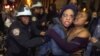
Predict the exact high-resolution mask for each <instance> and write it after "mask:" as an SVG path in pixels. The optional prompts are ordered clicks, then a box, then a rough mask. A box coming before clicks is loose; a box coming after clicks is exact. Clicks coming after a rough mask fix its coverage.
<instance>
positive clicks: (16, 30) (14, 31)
mask: <svg viewBox="0 0 100 56" xmlns="http://www.w3.org/2000/svg"><path fill="white" fill-rule="evenodd" d="M12 33H13V35H14V36H19V34H20V30H19V29H18V28H15V29H13V31H12Z"/></svg>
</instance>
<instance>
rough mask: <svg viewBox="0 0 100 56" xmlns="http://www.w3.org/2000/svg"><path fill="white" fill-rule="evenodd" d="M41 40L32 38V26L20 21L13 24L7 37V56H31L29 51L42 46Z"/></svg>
mask: <svg viewBox="0 0 100 56" xmlns="http://www.w3.org/2000/svg"><path fill="white" fill-rule="evenodd" d="M42 43H43V41H42V39H41V38H33V37H32V28H31V24H30V25H28V26H25V25H23V24H21V22H19V21H15V22H13V23H12V25H11V27H10V29H9V33H8V37H7V48H8V49H7V56H16V55H17V56H30V55H29V54H28V52H29V51H28V49H29V48H30V47H35V46H38V45H40V44H42Z"/></svg>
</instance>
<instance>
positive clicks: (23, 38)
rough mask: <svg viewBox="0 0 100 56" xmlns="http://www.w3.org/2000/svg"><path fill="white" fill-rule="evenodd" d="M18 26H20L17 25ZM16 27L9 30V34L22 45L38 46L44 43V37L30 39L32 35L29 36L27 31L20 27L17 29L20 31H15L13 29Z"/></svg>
mask: <svg viewBox="0 0 100 56" xmlns="http://www.w3.org/2000/svg"><path fill="white" fill-rule="evenodd" d="M17 28H18V27H17ZM14 29H16V27H14V28H11V29H10V31H9V35H10V36H11V37H12V38H14V39H15V41H16V42H17V43H19V44H20V45H22V46H23V47H26V48H28V47H35V46H38V45H40V44H43V43H44V41H43V39H42V38H33V39H29V38H30V36H28V34H27V32H23V31H22V30H21V29H20V28H18V29H17V30H18V31H19V33H18V32H15V33H14V32H13V30H14Z"/></svg>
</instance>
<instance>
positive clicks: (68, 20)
mask: <svg viewBox="0 0 100 56" xmlns="http://www.w3.org/2000/svg"><path fill="white" fill-rule="evenodd" d="M73 19H74V12H73V11H72V10H71V9H67V10H65V11H64V12H63V14H62V17H61V22H62V24H63V25H64V27H69V26H70V25H71V24H72V22H73Z"/></svg>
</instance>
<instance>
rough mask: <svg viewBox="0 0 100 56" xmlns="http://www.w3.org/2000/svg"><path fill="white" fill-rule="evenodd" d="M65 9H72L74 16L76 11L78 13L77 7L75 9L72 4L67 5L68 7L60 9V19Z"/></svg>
mask: <svg viewBox="0 0 100 56" xmlns="http://www.w3.org/2000/svg"><path fill="white" fill-rule="evenodd" d="M67 9H72V10H73V12H74V15H76V14H77V11H78V9H77V7H76V6H75V5H73V4H68V5H66V6H64V7H63V8H62V9H61V12H60V17H61V16H62V14H63V12H64V11H65V10H67Z"/></svg>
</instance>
